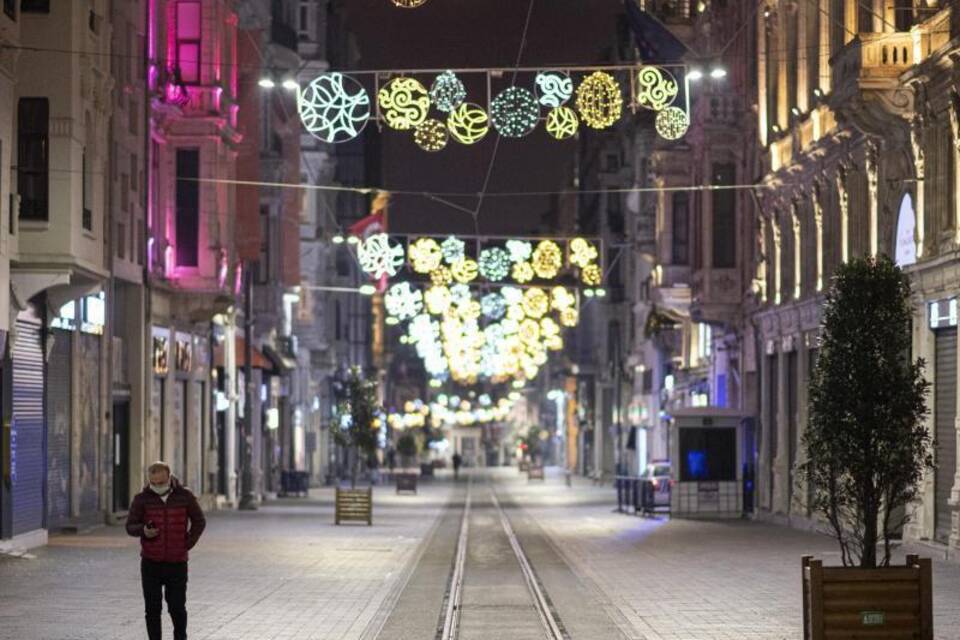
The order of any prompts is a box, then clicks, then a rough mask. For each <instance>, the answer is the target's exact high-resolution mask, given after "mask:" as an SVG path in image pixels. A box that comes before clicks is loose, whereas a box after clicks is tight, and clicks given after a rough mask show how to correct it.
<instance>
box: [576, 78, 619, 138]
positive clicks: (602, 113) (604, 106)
mask: <svg viewBox="0 0 960 640" xmlns="http://www.w3.org/2000/svg"><path fill="white" fill-rule="evenodd" d="M577 110H578V111H579V112H580V117H581V118H582V119H583V121H584V123H586V125H587V126H588V127H592V128H593V129H606V128H608V127H610V126H611V125H613V123H615V122H616V121H617V120H619V119H620V116H621V114H622V113H623V95H622V93H621V91H620V85H619V84H617V81H616V79H615V78H614V77H613V76H611V75H610V74H609V73H606V72H604V71H595V72H594V73H592V74H590V75H589V76H587V77H586V79H584V81H583V82H582V83H581V84H580V86H579V87H578V88H577Z"/></svg>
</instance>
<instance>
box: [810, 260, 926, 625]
mask: <svg viewBox="0 0 960 640" xmlns="http://www.w3.org/2000/svg"><path fill="white" fill-rule="evenodd" d="M909 299H910V283H909V280H908V279H907V277H906V275H905V274H904V273H903V272H902V271H901V270H900V268H899V267H897V266H896V265H895V264H893V262H892V261H891V260H890V259H889V258H888V257H886V256H881V257H878V258H860V259H855V260H851V261H850V262H848V263H846V264H844V265H842V266H841V267H840V268H839V269H838V271H837V274H836V276H835V278H834V281H833V284H832V287H831V289H830V291H829V293H828V294H827V300H826V305H825V307H824V317H823V325H822V331H821V338H820V355H819V359H818V361H817V364H816V368H815V369H814V372H813V378H812V381H811V385H810V400H809V402H810V405H809V408H810V418H809V423H808V425H807V428H806V431H805V432H804V434H803V438H802V441H803V445H804V447H805V450H806V461H805V462H804V463H802V464H801V465H800V466H799V469H798V470H799V476H798V477H799V478H800V479H801V481H803V482H806V483H807V484H808V487H809V496H810V507H811V509H812V510H813V511H814V512H815V513H816V514H817V515H818V516H820V517H822V519H823V520H824V522H825V523H826V524H827V526H828V529H829V531H830V533H831V534H832V536H833V537H834V538H836V540H837V543H838V544H839V547H840V556H841V559H842V564H843V566H842V567H824V566H823V564H822V562H821V561H819V560H814V559H812V558H810V557H806V558H804V559H803V569H802V572H803V593H804V637H805V638H808V639H811V640H815V639H819V638H824V637H827V636H829V637H831V638H860V637H868V636H869V637H874V635H869V634H870V633H871V632H873V633H876V632H881V634H882V632H887V633H888V634H889V633H890V632H891V631H892V630H894V629H896V630H897V631H901V630H902V631H903V632H904V634H903V635H902V636H901V635H897V636H896V637H905V638H906V637H909V638H922V639H925V638H930V639H932V638H933V629H932V627H933V623H932V605H931V602H932V600H931V571H930V561H929V559H924V560H920V559H918V558H916V557H914V556H908V558H907V563H906V566H898V567H892V566H891V542H892V540H893V539H894V536H895V535H897V532H898V531H899V530H900V529H901V528H902V526H903V525H904V524H905V522H906V521H907V520H908V519H909V517H910V509H909V506H910V503H911V502H913V501H914V500H915V499H916V498H917V492H918V487H919V483H920V481H921V479H922V477H923V475H924V473H925V472H926V471H928V470H929V469H931V468H932V467H933V459H932V455H931V445H932V441H931V437H930V433H929V431H928V429H927V428H926V425H925V422H924V418H925V416H926V415H927V407H926V394H927V390H928V387H929V383H928V382H927V381H926V380H925V379H924V377H923V366H924V363H923V361H922V360H916V361H911V360H910V358H909V356H908V354H909V352H910V336H911V332H910V319H911V308H910V302H909ZM876 637H880V636H879V635H877V636H876ZM884 637H894V636H892V635H884Z"/></svg>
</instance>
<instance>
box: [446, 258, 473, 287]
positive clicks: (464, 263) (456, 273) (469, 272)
mask: <svg viewBox="0 0 960 640" xmlns="http://www.w3.org/2000/svg"><path fill="white" fill-rule="evenodd" d="M450 271H451V272H452V273H453V279H454V280H456V281H457V282H459V283H460V284H469V283H471V282H473V281H474V280H476V279H477V275H478V274H479V273H480V266H479V265H478V264H477V261H476V260H473V259H471V258H461V259H460V260H457V261H456V262H455V263H454V264H453V266H452V267H450Z"/></svg>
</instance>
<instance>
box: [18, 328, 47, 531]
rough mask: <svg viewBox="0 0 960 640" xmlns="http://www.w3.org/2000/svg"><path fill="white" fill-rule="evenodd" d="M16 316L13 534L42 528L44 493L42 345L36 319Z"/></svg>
mask: <svg viewBox="0 0 960 640" xmlns="http://www.w3.org/2000/svg"><path fill="white" fill-rule="evenodd" d="M23 315H25V314H21V318H20V319H17V339H16V341H15V342H14V345H13V358H12V359H13V427H12V429H11V434H10V453H11V483H12V487H11V497H12V500H11V501H12V503H13V535H18V534H21V533H26V532H28V531H35V530H37V529H42V528H43V526H44V497H45V494H46V486H45V485H46V478H45V476H46V456H45V455H44V448H45V444H46V443H45V442H44V440H45V438H44V419H43V418H44V415H43V405H44V402H43V374H44V371H43V349H42V346H41V344H42V343H41V340H42V327H41V325H40V322H39V321H38V320H31V319H27V318H23Z"/></svg>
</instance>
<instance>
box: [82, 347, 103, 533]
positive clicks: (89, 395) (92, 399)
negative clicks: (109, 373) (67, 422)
mask: <svg viewBox="0 0 960 640" xmlns="http://www.w3.org/2000/svg"><path fill="white" fill-rule="evenodd" d="M80 363H81V366H82V367H83V375H81V376H80V389H79V396H80V515H81V517H90V516H94V515H96V514H97V513H98V512H99V510H100V469H101V465H100V458H99V455H98V453H99V451H100V442H99V441H100V432H101V423H100V415H101V411H100V336H96V335H88V334H81V335H80Z"/></svg>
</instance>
